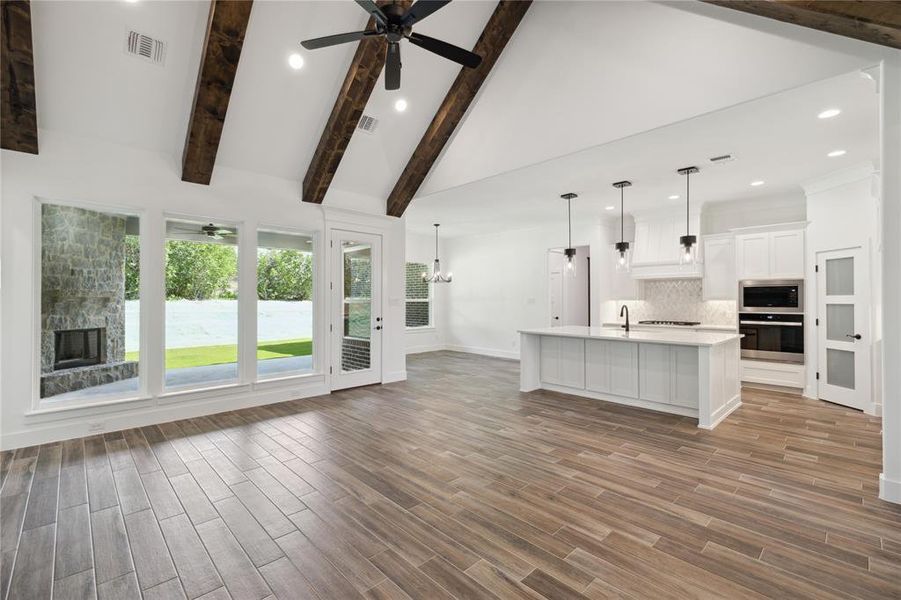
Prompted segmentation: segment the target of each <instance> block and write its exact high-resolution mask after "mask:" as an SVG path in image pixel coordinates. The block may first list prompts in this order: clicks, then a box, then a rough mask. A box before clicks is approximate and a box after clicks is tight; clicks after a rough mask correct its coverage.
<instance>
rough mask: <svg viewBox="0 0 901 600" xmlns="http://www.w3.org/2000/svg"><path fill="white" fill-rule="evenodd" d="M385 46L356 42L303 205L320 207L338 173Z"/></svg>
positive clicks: (380, 40) (386, 0)
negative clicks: (355, 49) (311, 204)
mask: <svg viewBox="0 0 901 600" xmlns="http://www.w3.org/2000/svg"><path fill="white" fill-rule="evenodd" d="M377 4H378V5H379V6H385V5H387V4H391V0H380V1H379V2H377ZM399 4H402V5H403V6H404V9H406V8H407V7H409V5H410V4H411V2H410V0H403V1H401V2H399ZM374 28H375V21H374V19H373V18H372V17H370V18H369V22H368V23H367V24H366V29H374ZM387 47H388V44H387V42H386V41H385V38H384V37H382V36H379V37H374V38H364V39H362V40H360V41H359V42H358V43H357V51H356V52H355V53H354V57H353V59H352V60H351V61H350V66H349V67H348V69H347V75H346V76H345V77H344V83H342V84H341V89H340V90H339V91H338V97H337V99H335V104H334V106H332V112H331V114H330V115H329V117H328V120H327V121H326V122H325V129H323V130H322V135H321V136H320V138H319V144H318V145H317V146H316V151H315V152H313V159H312V160H311V161H310V165H309V166H308V167H307V172H306V174H305V175H304V178H303V193H302V198H303V201H304V202H312V203H314V204H322V201H323V200H324V199H325V193H326V192H327V191H328V188H329V186H330V185H331V183H332V179H334V177H335V173H337V172H338V165H340V164H341V159H342V158H343V157H344V151H345V150H347V146H348V145H349V144H350V138H351V137H353V134H354V130H356V128H357V124H358V123H359V122H360V117H361V116H362V115H363V110H364V109H365V108H366V103H367V102H369V97H370V96H371V95H372V90H374V89H375V85H376V83H378V80H379V75H380V74H381V72H382V68H384V66H385V52H386V50H387Z"/></svg>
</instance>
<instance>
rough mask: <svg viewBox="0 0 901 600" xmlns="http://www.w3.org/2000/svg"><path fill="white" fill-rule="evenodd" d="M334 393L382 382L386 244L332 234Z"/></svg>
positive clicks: (365, 236)
mask: <svg viewBox="0 0 901 600" xmlns="http://www.w3.org/2000/svg"><path fill="white" fill-rule="evenodd" d="M330 251H331V278H330V280H331V281H330V284H331V285H330V287H331V290H330V292H331V305H332V310H331V313H332V314H331V320H330V326H329V327H330V335H331V342H332V343H331V346H332V352H331V355H332V360H331V366H330V373H331V381H332V383H331V388H332V389H333V390H340V389H344V388H349V387H356V386H360V385H368V384H371V383H379V382H380V381H381V380H382V331H383V329H382V327H383V322H382V303H381V297H382V290H381V283H382V238H381V237H380V236H378V235H372V234H366V233H359V232H355V231H342V230H337V229H333V230H332V235H331V248H330Z"/></svg>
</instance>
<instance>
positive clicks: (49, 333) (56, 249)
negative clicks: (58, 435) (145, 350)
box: [39, 203, 141, 403]
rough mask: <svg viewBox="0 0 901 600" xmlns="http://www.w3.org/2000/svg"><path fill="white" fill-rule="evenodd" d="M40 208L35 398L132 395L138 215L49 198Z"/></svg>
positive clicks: (55, 399) (137, 337)
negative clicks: (37, 382)
mask: <svg viewBox="0 0 901 600" xmlns="http://www.w3.org/2000/svg"><path fill="white" fill-rule="evenodd" d="M40 213H41V214H40V223H41V346H40V357H39V359H40V368H41V373H40V397H41V398H42V399H45V401H47V402H53V403H59V402H66V401H76V402H78V401H90V400H92V399H108V398H109V397H110V396H113V397H121V398H125V397H130V396H131V397H133V396H135V395H137V393H138V391H139V389H140V385H139V362H138V361H139V356H138V350H139V346H140V327H139V325H138V323H139V320H140V278H141V274H140V267H139V257H140V254H139V229H140V222H139V219H138V217H136V216H133V215H127V214H119V213H116V212H107V211H101V210H89V209H85V208H78V207H75V206H63V205H58V204H49V203H42V204H41V205H40Z"/></svg>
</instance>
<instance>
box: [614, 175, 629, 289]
mask: <svg viewBox="0 0 901 600" xmlns="http://www.w3.org/2000/svg"><path fill="white" fill-rule="evenodd" d="M631 185H632V182H631V181H617V182H616V183H614V184H613V187H615V188H618V189H619V241H618V242H617V243H616V244H614V248H616V270H617V271H623V272H625V271H628V270H629V269H630V268H631V266H632V264H631V263H632V251H631V250H630V249H629V242H627V241H626V239H625V237H626V236H625V222H626V209H625V197H624V196H625V192H623V189H624V188H627V187H629V186H631Z"/></svg>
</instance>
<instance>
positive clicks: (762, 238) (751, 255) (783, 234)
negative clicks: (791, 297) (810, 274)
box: [735, 228, 804, 280]
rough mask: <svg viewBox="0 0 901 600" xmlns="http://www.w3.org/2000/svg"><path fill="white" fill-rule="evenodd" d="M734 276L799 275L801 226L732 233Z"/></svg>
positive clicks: (800, 276) (771, 277) (772, 277)
mask: <svg viewBox="0 0 901 600" xmlns="http://www.w3.org/2000/svg"><path fill="white" fill-rule="evenodd" d="M735 270H736V275H737V279H739V280H742V279H803V278H804V230H803V229H800V228H793V229H784V230H776V231H756V232H753V233H738V232H736V235H735Z"/></svg>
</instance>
